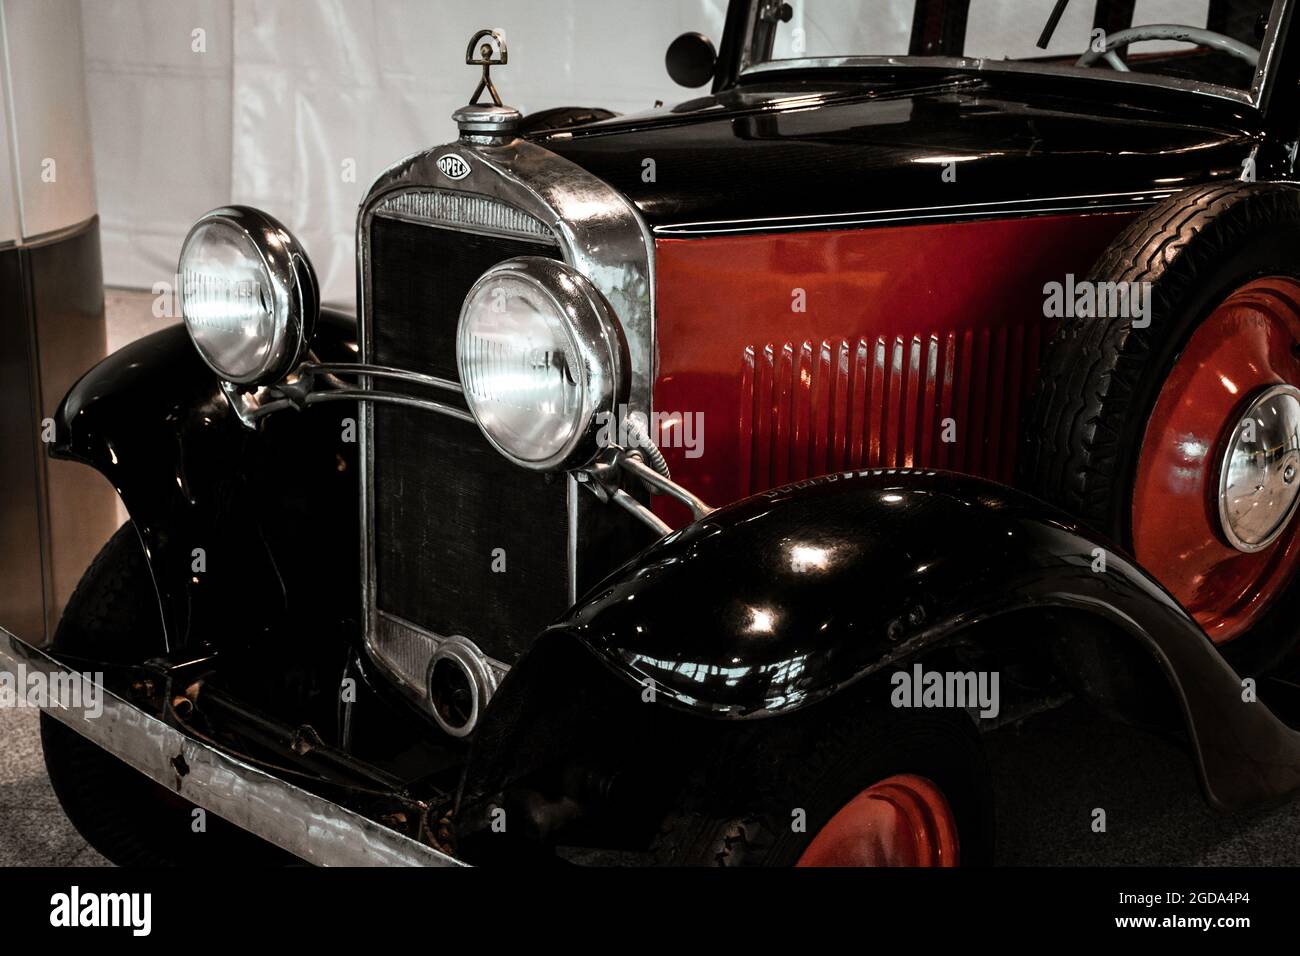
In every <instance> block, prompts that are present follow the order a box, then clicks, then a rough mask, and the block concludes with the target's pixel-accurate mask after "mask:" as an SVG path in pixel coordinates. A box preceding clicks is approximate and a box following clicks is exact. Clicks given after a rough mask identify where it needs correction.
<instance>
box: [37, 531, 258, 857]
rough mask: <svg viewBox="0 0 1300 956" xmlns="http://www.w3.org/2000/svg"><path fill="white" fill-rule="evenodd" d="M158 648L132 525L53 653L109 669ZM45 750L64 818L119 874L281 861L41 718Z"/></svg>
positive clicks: (95, 570)
mask: <svg viewBox="0 0 1300 956" xmlns="http://www.w3.org/2000/svg"><path fill="white" fill-rule="evenodd" d="M163 649H164V643H163V630H162V618H161V615H160V613H159V609H158V599H157V592H156V591H155V590H154V586H153V580H152V578H151V576H150V573H149V566H148V564H147V562H146V561H145V557H144V551H143V548H142V547H141V545H140V539H139V537H138V536H137V534H136V531H135V528H134V526H132V525H131V524H129V523H128V524H125V525H123V526H122V527H121V528H119V529H118V531H117V533H116V534H114V535H113V537H112V538H110V539H109V541H108V543H107V544H106V545H104V547H103V549H102V550H101V551H100V552H99V554H98V555H97V556H96V557H95V560H94V561H93V562H92V563H91V565H90V567H89V568H88V569H87V570H86V573H85V574H84V575H83V576H82V579H81V582H80V583H79V584H78V585H77V588H76V590H75V591H74V592H73V594H72V597H71V599H70V600H69V601H68V606H67V608H66V609H65V610H64V612H63V618H62V619H61V620H60V622H59V627H58V630H57V631H56V632H55V635H54V650H55V651H56V653H63V654H68V655H70V656H75V657H78V658H87V659H91V660H101V661H104V662H105V663H127V662H132V661H136V662H138V661H140V660H143V659H146V658H148V657H149V656H151V655H153V654H157V653H161V652H162V651H163ZM41 747H42V750H43V752H44V756H45V768H46V770H47V771H48V773H49V775H50V783H51V785H52V786H53V788H54V793H55V795H56V796H57V797H58V798H59V803H60V804H61V805H62V806H63V810H64V813H66V814H67V816H68V819H69V820H70V821H71V822H72V825H73V826H74V827H76V829H77V831H78V832H79V833H80V834H81V835H82V837H84V838H85V840H86V842H87V843H89V844H90V845H91V846H92V847H94V848H95V849H96V850H98V851H99V852H100V853H102V854H103V855H104V856H105V857H107V858H108V859H109V860H111V861H112V862H114V863H116V864H117V865H119V866H181V865H189V866H193V865H211V864H231V865H233V864H234V863H236V862H238V861H241V860H242V861H245V862H247V861H249V860H262V861H265V860H269V859H274V858H277V854H278V851H273V849H272V848H270V847H269V846H268V845H267V844H265V843H263V842H262V841H260V840H257V839H256V838H254V837H252V836H251V835H250V834H248V833H246V832H245V831H243V830H240V829H239V828H238V827H235V826H234V825H232V824H230V823H227V822H226V821H224V820H221V819H219V818H217V817H216V816H214V815H213V814H207V819H206V832H202V833H195V832H194V830H193V819H194V818H193V811H194V809H195V808H194V805H193V804H191V803H190V802H188V801H186V800H183V799H181V798H180V797H178V796H176V795H175V794H173V793H171V792H170V791H168V790H167V789H166V788H164V787H162V786H160V785H159V784H156V783H154V782H153V781H152V780H150V779H149V778H148V777H145V776H144V775H143V774H141V773H139V772H137V771H136V770H135V769H133V768H132V767H129V766H128V765H126V764H124V763H122V762H121V761H120V760H118V759H117V758H116V757H113V756H112V755H110V754H109V753H107V752H106V751H104V750H102V749H100V748H99V747H97V746H96V745H95V744H93V743H91V742H90V741H88V740H86V738H84V737H82V736H81V735H80V734H78V733H76V732H75V731H72V730H69V729H68V728H67V727H66V726H64V725H63V724H62V723H60V722H59V721H58V720H56V719H55V718H53V717H51V716H49V715H48V714H44V713H43V714H41Z"/></svg>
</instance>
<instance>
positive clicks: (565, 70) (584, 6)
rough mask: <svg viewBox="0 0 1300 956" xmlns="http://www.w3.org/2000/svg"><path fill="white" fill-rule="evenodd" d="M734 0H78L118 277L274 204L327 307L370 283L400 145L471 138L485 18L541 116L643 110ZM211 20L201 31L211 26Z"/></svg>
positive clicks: (152, 269) (518, 86) (504, 78)
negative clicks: (499, 34)
mask: <svg viewBox="0 0 1300 956" xmlns="http://www.w3.org/2000/svg"><path fill="white" fill-rule="evenodd" d="M725 9H726V2H725V0H547V2H540V0H479V2H454V0H82V29H83V37H84V41H83V42H84V53H85V66H86V86H87V96H88V100H89V106H90V115H91V132H92V141H93V145H94V153H95V157H94V158H95V167H96V184H97V187H98V192H99V208H100V216H101V228H102V237H103V242H104V276H105V281H106V282H107V283H108V284H109V285H117V286H125V287H129V288H142V289H148V288H152V287H153V285H154V284H155V283H157V282H168V281H171V279H172V276H173V273H174V272H175V268H176V255H177V253H178V251H179V249H180V244H181V240H182V239H183V237H184V235H185V232H186V230H187V229H188V227H189V225H190V224H191V223H192V222H193V221H194V219H195V218H197V217H198V216H199V215H201V214H202V213H203V212H205V211H207V210H208V209H211V208H214V207H216V206H220V205H222V204H224V203H228V202H237V203H246V204H250V205H255V206H260V207H262V208H264V209H266V210H267V211H268V212H270V213H272V215H275V216H277V217H278V218H280V219H281V220H282V221H283V222H284V223H285V225H287V226H288V227H289V228H290V229H291V230H292V231H293V232H294V233H295V234H296V235H297V236H298V238H299V239H300V240H302V242H303V243H304V244H305V245H306V247H307V250H308V252H309V254H310V255H311V257H312V260H313V262H314V263H315V265H316V268H317V271H318V273H319V277H320V280H321V285H322V288H323V292H324V297H325V300H326V301H327V302H330V303H333V304H339V305H343V306H345V307H351V305H352V302H353V298H354V288H353V283H354V277H353V273H354V262H355V259H354V235H353V231H354V228H355V217H356V208H357V204H358V202H359V201H360V200H361V198H362V197H363V196H364V194H365V191H366V189H367V187H368V186H369V184H370V182H371V181H372V180H373V179H374V178H375V177H376V176H377V175H378V174H379V172H380V171H382V170H383V169H384V168H385V167H386V166H389V165H391V164H392V163H393V162H395V161H396V160H398V159H400V158H402V157H404V156H406V155H409V154H410V153H413V152H416V151H417V150H420V149H423V148H427V147H429V146H432V145H435V144H437V143H442V142H447V141H449V140H451V139H454V138H455V135H456V131H455V126H454V124H453V123H452V122H451V119H450V117H451V112H452V110H454V109H455V108H456V107H458V106H461V105H463V104H464V103H465V102H466V101H467V99H468V97H469V94H470V93H471V92H472V91H473V89H474V85H475V83H476V82H477V80H478V76H477V72H478V71H477V68H475V67H469V66H465V65H464V57H465V45H466V42H467V41H468V40H469V37H470V36H471V34H472V33H473V32H474V31H475V30H476V29H478V28H480V27H495V28H499V29H504V30H505V31H506V37H507V41H508V44H509V47H510V63H509V65H508V66H506V67H504V68H500V69H498V70H497V71H495V75H496V82H497V86H498V89H500V91H501V93H502V97H503V98H504V99H505V100H506V102H508V103H510V104H511V105H514V106H518V107H520V108H521V109H523V110H525V111H526V112H530V111H534V110H538V109H545V108H547V107H551V106H562V105H581V106H604V107H607V108H609V109H613V110H616V111H618V112H632V111H640V110H644V109H647V108H649V107H651V106H652V104H653V103H654V101H655V100H656V99H659V100H664V101H666V102H669V103H671V102H675V101H677V100H680V99H684V98H686V97H687V96H690V95H692V94H691V93H689V92H688V91H685V90H683V89H682V88H681V87H677V86H675V85H674V84H673V83H672V81H671V80H669V78H668V76H667V74H666V73H665V72H664V65H663V57H664V51H665V50H666V49H667V47H668V44H669V43H670V42H671V41H672V39H673V37H675V36H677V35H678V34H679V33H682V32H683V31H686V30H699V31H700V32H703V33H706V34H708V35H709V36H711V37H712V38H713V39H714V42H715V43H716V42H717V41H718V39H719V38H720V36H721V32H722V21H723V15H724V13H725ZM197 31H202V32H201V33H200V32H197Z"/></svg>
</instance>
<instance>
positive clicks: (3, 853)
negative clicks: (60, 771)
mask: <svg viewBox="0 0 1300 956" xmlns="http://www.w3.org/2000/svg"><path fill="white" fill-rule="evenodd" d="M37 714H38V712H37V711H35V710H31V709H29V708H3V709H0V866H111V865H112V864H110V863H109V862H108V861H107V860H106V859H104V858H103V857H102V856H100V855H99V854H98V853H96V852H95V851H94V850H92V849H91V848H90V847H88V846H87V845H86V841H85V840H83V839H81V837H80V836H79V835H78V834H77V831H76V830H74V829H73V828H72V824H70V823H69V822H68V819H67V817H65V816H64V815H63V809H62V808H61V807H60V806H59V801H58V799H57V798H56V797H55V796H54V791H53V790H51V789H50V781H49V778H48V777H47V776H46V775H45V764H44V762H43V761H42V760H41V736H40V727H39V722H38V719H37Z"/></svg>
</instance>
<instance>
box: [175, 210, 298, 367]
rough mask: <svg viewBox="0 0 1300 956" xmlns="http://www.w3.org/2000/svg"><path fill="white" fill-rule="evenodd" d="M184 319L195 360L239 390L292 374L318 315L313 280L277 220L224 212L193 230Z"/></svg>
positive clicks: (184, 251)
mask: <svg viewBox="0 0 1300 956" xmlns="http://www.w3.org/2000/svg"><path fill="white" fill-rule="evenodd" d="M178 272H179V274H180V301H181V314H182V315H183V316H184V317H185V327H186V328H187V329H188V330H189V333H190V338H191V339H193V341H194V346H195V348H197V349H198V350H199V355H200V356H201V357H202V358H203V361H204V362H206V363H207V364H208V366H209V367H210V368H211V369H212V371H214V372H216V373H217V375H218V376H220V377H221V378H222V379H224V380H226V381H227V382H233V383H235V384H236V385H260V384H264V383H266V382H271V381H275V380H276V379H279V378H282V377H284V376H285V375H286V374H287V373H288V372H290V371H291V370H292V369H293V367H294V365H296V364H297V362H298V361H299V360H300V359H301V358H302V356H303V354H304V353H305V352H306V350H307V346H308V344H309V343H310V341H311V335H312V330H313V329H314V327H315V324H316V315H317V313H318V312H319V302H318V294H317V290H316V273H315V271H314V270H313V269H312V267H311V262H310V261H309V260H308V259H307V254H306V253H305V252H303V250H302V247H301V246H300V245H299V244H298V240H297V239H295V238H294V237H293V235H292V234H291V233H290V232H289V230H288V229H286V228H284V226H282V225H280V223H279V222H277V221H276V220H275V219H273V218H271V217H270V216H268V215H267V214H266V213H264V212H261V211H260V210H257V209H251V208H249V207H247V206H225V207H223V208H221V209H214V210H213V211H212V212H210V213H207V214H206V215H204V216H203V217H202V218H200V219H199V221H198V222H196V223H195V224H194V228H192V229H191V230H190V232H189V235H187V236H186V237H185V243H184V245H182V246H181V260H180V266H179V267H178Z"/></svg>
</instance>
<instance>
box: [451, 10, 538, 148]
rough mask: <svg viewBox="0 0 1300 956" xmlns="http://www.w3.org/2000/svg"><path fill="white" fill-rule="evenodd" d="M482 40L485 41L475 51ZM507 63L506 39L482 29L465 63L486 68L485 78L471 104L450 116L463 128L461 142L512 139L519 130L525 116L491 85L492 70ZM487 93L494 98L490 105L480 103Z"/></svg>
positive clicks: (468, 48)
mask: <svg viewBox="0 0 1300 956" xmlns="http://www.w3.org/2000/svg"><path fill="white" fill-rule="evenodd" d="M480 40H483V41H484V42H483V44H482V45H481V46H477V48H476V45H477V44H478V42H479V41H480ZM507 62H509V54H508V53H507V51H506V38H505V37H504V36H502V35H501V33H500V32H499V31H497V30H479V31H478V32H477V33H475V34H474V35H473V36H472V37H470V39H469V46H468V47H466V48H465V63H466V64H467V65H469V66H481V67H483V76H482V78H481V79H480V80H479V81H478V86H476V87H475V88H474V95H473V96H471V97H470V98H469V105H467V106H462V107H461V108H460V109H458V110H456V112H454V113H452V114H451V118H452V119H454V120H455V121H456V125H457V126H458V127H459V128H460V135H461V138H462V139H468V140H471V141H480V140H500V139H506V138H509V137H511V136H513V135H514V132H515V130H516V129H518V128H519V122H520V120H522V119H523V114H521V113H520V112H519V110H517V109H515V108H514V107H513V106H506V105H505V104H504V103H502V102H501V96H500V94H498V93H497V88H496V85H495V84H494V83H493V82H492V67H494V66H505V65H506V63H507ZM484 91H487V94H488V95H489V96H490V97H492V102H491V103H480V102H479V97H481V96H482V95H483V93H484Z"/></svg>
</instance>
